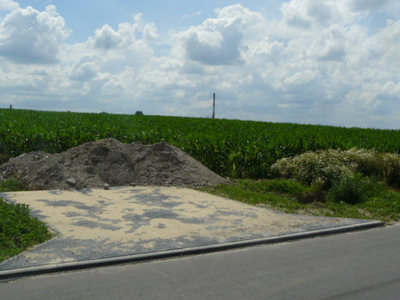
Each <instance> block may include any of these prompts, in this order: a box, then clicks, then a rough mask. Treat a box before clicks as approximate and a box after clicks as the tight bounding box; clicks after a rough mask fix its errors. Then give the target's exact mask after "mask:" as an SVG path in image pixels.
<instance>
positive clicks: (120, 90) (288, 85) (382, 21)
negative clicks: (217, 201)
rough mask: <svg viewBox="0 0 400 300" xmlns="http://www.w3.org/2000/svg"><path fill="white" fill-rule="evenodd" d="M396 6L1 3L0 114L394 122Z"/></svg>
mask: <svg viewBox="0 0 400 300" xmlns="http://www.w3.org/2000/svg"><path fill="white" fill-rule="evenodd" d="M399 47H400V2H399V1H397V0H319V1H315V0H286V1H283V0H282V1H276V0H264V1H260V0H248V1H240V2H231V1H224V0H220V1H208V0H207V1H181V0H179V1H173V2H171V1H169V2H167V1H158V0H148V1H140V2H139V1H127V0H118V1H103V0H96V1H94V0H85V1H77V0H68V1H61V0H53V1H52V0H24V1H22V0H20V1H13V0H0V107H9V105H10V104H12V105H13V106H14V107H16V108H28V109H40V110H70V111H84V112H102V111H107V112H110V113H135V112H136V110H142V111H144V113H145V114H157V115H176V116H193V117H209V116H211V114H212V94H213V93H214V92H215V93H216V94H217V113H216V115H217V117H219V118H228V119H244V120H261V121H272V122H295V123H307V124H326V125H337V126H347V127H352V126H357V127H373V128H393V129H398V128H399V127H400V124H399V123H400V122H399V120H400V73H399V72H398V70H399V67H400V51H399V50H398V49H400V48H399Z"/></svg>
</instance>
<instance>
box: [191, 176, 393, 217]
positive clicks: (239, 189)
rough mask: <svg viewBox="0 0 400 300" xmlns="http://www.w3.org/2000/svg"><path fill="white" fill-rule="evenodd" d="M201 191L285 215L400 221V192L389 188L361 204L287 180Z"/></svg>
mask: <svg viewBox="0 0 400 300" xmlns="http://www.w3.org/2000/svg"><path fill="white" fill-rule="evenodd" d="M199 190H201V191H204V192H207V193H210V194H214V195H217V196H222V197H226V198H229V199H233V200H237V201H241V202H244V203H248V204H252V205H257V206H262V207H266V208H270V209H274V210H278V211H281V212H284V213H292V214H303V215H314V216H328V217H338V218H356V219H373V220H381V221H384V222H386V223H387V224H393V223H395V222H398V221H399V220H400V193H399V192H397V191H393V190H389V189H388V188H384V189H379V191H378V192H377V193H376V194H372V195H371V196H369V197H368V198H366V199H365V200H364V201H363V202H361V203H357V204H349V203H346V202H344V201H340V200H338V199H333V198H332V197H331V196H330V194H329V191H323V190H321V189H320V188H318V187H315V186H314V187H310V186H307V185H304V184H301V183H299V182H297V181H295V180H286V179H274V180H250V179H241V180H237V181H236V183H235V184H233V185H219V186H214V187H202V188H199Z"/></svg>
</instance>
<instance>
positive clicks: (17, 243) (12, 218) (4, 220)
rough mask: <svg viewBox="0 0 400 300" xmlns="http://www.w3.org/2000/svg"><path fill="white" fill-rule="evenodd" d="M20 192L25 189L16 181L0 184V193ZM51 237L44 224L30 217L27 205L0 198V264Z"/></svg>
mask: <svg viewBox="0 0 400 300" xmlns="http://www.w3.org/2000/svg"><path fill="white" fill-rule="evenodd" d="M21 190H25V188H24V186H23V185H22V184H20V183H19V182H18V181H16V180H7V181H4V182H0V192H8V191H21ZM52 237H53V234H52V233H51V232H50V230H49V229H48V228H47V226H46V224H45V223H43V222H41V221H39V220H38V219H37V218H33V217H31V216H30V211H29V207H28V205H25V204H12V203H8V202H6V201H5V200H4V199H3V198H1V197H0V262H2V261H4V260H6V259H8V258H10V257H12V256H15V255H17V254H19V253H21V252H23V251H25V250H27V249H28V248H30V247H32V246H34V245H36V244H40V243H43V242H45V241H47V240H49V239H51V238H52Z"/></svg>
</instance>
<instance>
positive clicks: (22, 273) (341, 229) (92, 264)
mask: <svg viewBox="0 0 400 300" xmlns="http://www.w3.org/2000/svg"><path fill="white" fill-rule="evenodd" d="M383 226H385V223H384V222H381V221H370V222H364V223H358V224H352V225H345V226H338V227H333V228H327V229H321V230H313V231H306V232H300V233H293V234H286V235H278V236H272V237H267V238H261V239H253V240H244V241H239V242H231V243H224V244H217V245H209V246H202V247H196V248H182V249H176V250H167V251H162V252H150V253H144V254H136V255H135V254H134V255H126V256H118V257H111V258H101V259H94V260H87V261H80V262H71V263H62V264H53V265H45V266H37V267H31V268H23V269H14V270H6V271H0V281H4V280H10V279H18V278H22V277H27V276H35V275H43V274H50V273H59V272H65V271H74V270H84V269H89V268H96V267H104V266H112V265H117V264H126V263H139V262H145V261H150V260H158V259H166V258H173V257H179V256H188V255H197V254H204V253H211V252H217V251H226V250H231V249H236V248H243V247H249V246H257V245H264V244H277V243H283V242H289V241H295V240H300V239H306V238H314V237H320V236H326V235H333V234H339V233H346V232H352V231H358V230H366V229H371V228H376V227H383Z"/></svg>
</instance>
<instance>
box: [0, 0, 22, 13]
mask: <svg viewBox="0 0 400 300" xmlns="http://www.w3.org/2000/svg"><path fill="white" fill-rule="evenodd" d="M18 7H19V4H18V2H15V1H13V0H0V11H2V10H4V11H11V10H13V9H16V8H18Z"/></svg>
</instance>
